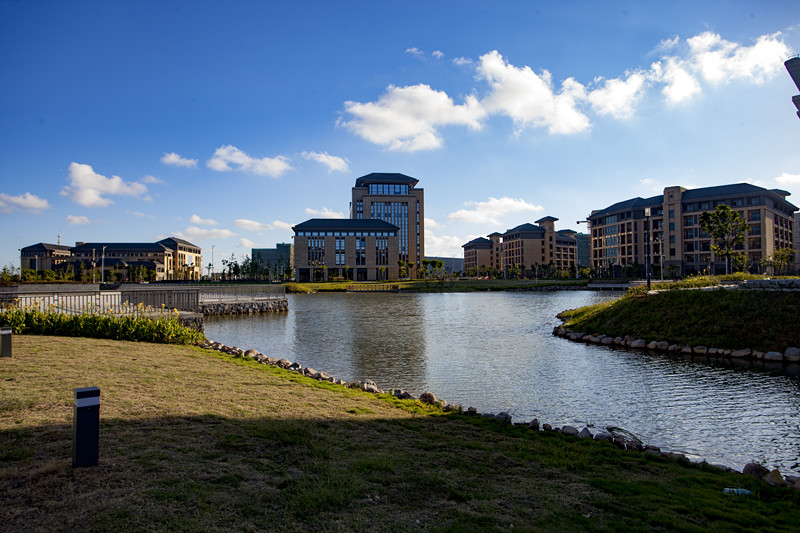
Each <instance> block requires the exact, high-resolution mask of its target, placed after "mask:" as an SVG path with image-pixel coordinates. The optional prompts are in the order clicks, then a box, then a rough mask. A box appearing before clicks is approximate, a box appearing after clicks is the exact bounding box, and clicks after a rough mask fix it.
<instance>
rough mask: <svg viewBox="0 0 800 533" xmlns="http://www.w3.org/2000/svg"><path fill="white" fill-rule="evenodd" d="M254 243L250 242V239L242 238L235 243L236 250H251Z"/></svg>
mask: <svg viewBox="0 0 800 533" xmlns="http://www.w3.org/2000/svg"><path fill="white" fill-rule="evenodd" d="M255 244H256V243H254V242H253V241H251V240H250V239H246V238H244V237H240V238H239V242H237V243H236V247H237V248H253V246H255Z"/></svg>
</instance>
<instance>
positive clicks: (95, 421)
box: [72, 387, 100, 466]
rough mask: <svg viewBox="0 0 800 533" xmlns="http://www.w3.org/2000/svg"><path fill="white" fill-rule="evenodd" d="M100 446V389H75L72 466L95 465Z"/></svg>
mask: <svg viewBox="0 0 800 533" xmlns="http://www.w3.org/2000/svg"><path fill="white" fill-rule="evenodd" d="M99 446H100V389H99V388H97V387H84V388H82V389H75V407H74V411H73V417H72V466H97V457H98V451H97V450H98V447H99Z"/></svg>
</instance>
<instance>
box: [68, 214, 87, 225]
mask: <svg viewBox="0 0 800 533" xmlns="http://www.w3.org/2000/svg"><path fill="white" fill-rule="evenodd" d="M64 220H66V222H67V224H69V225H70V226H85V225H87V224H89V223H90V221H89V217H87V216H84V215H67V217H66V218H65V219H64Z"/></svg>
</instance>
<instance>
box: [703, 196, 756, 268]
mask: <svg viewBox="0 0 800 533" xmlns="http://www.w3.org/2000/svg"><path fill="white" fill-rule="evenodd" d="M700 227H701V228H702V230H703V231H705V232H706V233H708V234H709V235H711V238H712V239H713V240H714V242H715V243H716V244H712V245H711V250H712V251H713V252H714V254H715V255H716V256H717V257H724V258H725V273H726V274H730V273H731V258H732V257H733V256H734V255H735V254H736V250H735V248H736V247H737V246H741V245H743V244H744V238H745V235H746V234H747V230H748V229H749V226H748V225H747V221H745V220H744V219H743V218H742V217H740V216H739V213H737V212H736V211H734V210H732V209H731V208H730V206H728V205H725V204H720V205H718V206H717V208H716V209H715V210H714V211H706V212H704V213H700Z"/></svg>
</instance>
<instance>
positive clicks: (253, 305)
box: [200, 298, 289, 315]
mask: <svg viewBox="0 0 800 533" xmlns="http://www.w3.org/2000/svg"><path fill="white" fill-rule="evenodd" d="M288 310H289V300H287V299H286V298H270V299H266V300H247V301H240V302H236V301H234V302H205V303H202V304H200V312H201V313H203V314H204V315H252V314H257V313H278V312H283V311H288Z"/></svg>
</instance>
